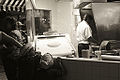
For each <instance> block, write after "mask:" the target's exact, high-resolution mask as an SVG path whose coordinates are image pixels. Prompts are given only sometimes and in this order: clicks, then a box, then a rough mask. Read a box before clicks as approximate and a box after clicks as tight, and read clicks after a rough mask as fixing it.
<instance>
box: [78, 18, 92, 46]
mask: <svg viewBox="0 0 120 80" xmlns="http://www.w3.org/2000/svg"><path fill="white" fill-rule="evenodd" d="M76 34H77V40H78V42H79V43H83V44H88V43H89V42H88V41H87V39H88V38H89V37H90V36H92V30H91V28H90V26H89V25H88V23H87V22H86V21H85V20H83V21H82V22H80V23H79V24H78V26H77V33H76Z"/></svg>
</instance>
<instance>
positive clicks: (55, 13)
mask: <svg viewBox="0 0 120 80" xmlns="http://www.w3.org/2000/svg"><path fill="white" fill-rule="evenodd" d="M33 2H34V4H35V7H36V8H37V9H45V10H51V28H52V30H54V31H57V32H59V33H68V34H70V38H71V41H72V43H73V45H74V47H75V49H76V50H77V41H76V37H75V19H74V15H73V2H72V0H33ZM27 5H28V4H27ZM29 8H30V6H29V5H28V6H27V9H29Z"/></svg>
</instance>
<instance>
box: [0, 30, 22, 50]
mask: <svg viewBox="0 0 120 80" xmlns="http://www.w3.org/2000/svg"><path fill="white" fill-rule="evenodd" d="M0 41H2V42H3V43H10V44H13V45H16V46H17V47H20V48H21V47H22V46H23V45H22V44H21V43H19V42H18V41H17V40H15V39H14V38H12V37H10V36H9V35H7V34H6V33H4V32H2V31H0Z"/></svg>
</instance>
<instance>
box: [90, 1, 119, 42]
mask: <svg viewBox="0 0 120 80" xmlns="http://www.w3.org/2000/svg"><path fill="white" fill-rule="evenodd" d="M92 10H93V15H94V19H95V23H96V28H97V34H98V39H99V40H100V41H102V40H120V37H119V36H120V3H93V4H92Z"/></svg>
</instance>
